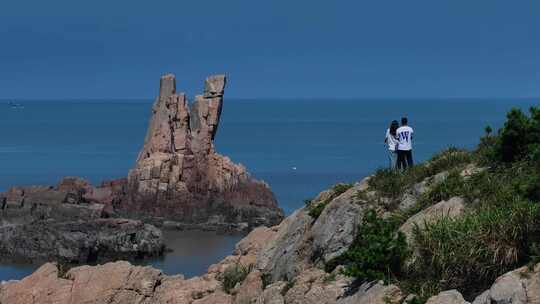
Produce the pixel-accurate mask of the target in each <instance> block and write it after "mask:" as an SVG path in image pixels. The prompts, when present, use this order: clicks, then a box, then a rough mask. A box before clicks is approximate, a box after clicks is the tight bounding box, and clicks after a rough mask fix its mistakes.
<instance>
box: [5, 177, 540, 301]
mask: <svg viewBox="0 0 540 304" xmlns="http://www.w3.org/2000/svg"><path fill="white" fill-rule="evenodd" d="M36 191H37V190H36ZM40 191H41V190H40ZM56 191H58V189H56ZM358 191H366V187H365V183H358V184H356V185H354V186H353V187H352V188H350V189H349V190H348V191H346V192H344V193H342V194H340V195H336V194H335V193H332V190H330V191H325V192H322V193H321V194H320V195H319V196H318V197H317V198H316V199H315V200H314V202H313V204H320V203H325V205H326V208H325V209H324V211H323V212H322V213H321V214H320V216H319V217H318V218H317V219H314V218H312V217H311V216H309V214H308V211H307V210H306V209H305V208H302V209H300V210H297V211H296V212H295V213H294V214H292V215H291V216H289V217H288V218H287V219H285V220H284V221H283V222H282V223H281V224H280V225H278V226H274V227H270V228H268V227H259V228H256V229H254V230H253V231H252V232H251V233H250V234H249V235H247V236H246V237H245V238H244V239H242V240H241V241H240V242H239V243H238V244H237V246H236V249H235V251H234V253H233V254H232V255H230V256H227V257H226V258H224V259H223V260H222V261H220V262H219V263H217V264H215V265H212V266H210V267H209V269H208V272H207V273H206V274H205V275H203V276H200V277H194V278H191V279H185V278H184V277H183V276H181V275H178V276H166V275H164V274H162V273H161V272H160V271H158V270H156V269H153V268H151V267H136V266H132V265H130V264H129V263H126V262H116V263H109V264H105V265H100V266H83V267H77V268H73V269H71V270H69V271H68V272H67V273H65V274H61V273H60V271H59V270H58V268H57V267H56V266H55V265H53V264H46V265H44V266H43V267H41V268H40V269H39V270H38V271H36V272H35V273H34V274H33V275H31V276H29V277H27V278H25V279H23V280H21V281H19V282H7V283H3V284H0V303H2V304H4V303H10V304H11V303H13V304H19V303H57V304H63V303H70V304H72V303H94V304H100V303H118V304H123V303H142V304H149V303H157V304H160V303H168V304H171V303H172V304H174V303H189V304H201V303H206V304H211V303H214V304H244V303H254V304H292V303H294V304H308V303H326V304H353V303H355V304H356V303H358V304H386V303H393V304H405V303H408V302H407V299H408V300H410V299H412V298H414V296H413V295H407V294H405V293H404V292H403V291H402V290H400V288H399V287H397V286H396V285H392V284H390V285H384V284H382V282H367V283H364V284H362V285H360V286H358V285H357V284H356V283H355V282H354V281H353V279H352V278H349V277H345V276H343V275H342V274H341V272H340V268H342V266H338V268H336V269H335V270H334V271H333V272H332V273H326V272H325V271H323V270H322V269H320V267H319V266H321V264H320V263H319V262H320V261H326V260H328V259H331V258H332V257H335V256H336V255H338V254H339V253H340V252H342V250H343V248H346V247H348V246H349V245H350V242H352V238H349V237H348V236H347V234H354V233H355V231H354V229H356V228H355V227H357V226H358V225H359V224H360V221H361V217H362V216H363V213H364V211H365V210H367V209H368V208H374V207H376V206H373V205H369V204H368V202H366V201H364V200H363V198H362V197H363V195H360V196H358V195H357V193H358ZM54 195H57V194H54ZM54 195H52V194H51V196H54ZM15 205H17V204H15ZM10 208H13V207H10ZM454 208H457V209H455V210H454ZM463 208H464V206H463V201H462V200H461V199H460V198H452V199H450V200H448V201H444V202H441V203H439V204H437V205H434V206H432V207H431V209H426V210H424V212H423V213H421V214H417V215H418V217H416V218H414V217H413V218H411V222H409V226H411V225H413V224H415V223H416V224H417V225H419V226H421V225H423V223H425V221H428V222H429V221H432V220H435V219H436V218H438V217H440V216H442V215H450V216H457V215H459V214H460V212H462V211H463ZM383 209H384V208H383ZM381 211H382V212H384V210H381ZM420 215H421V216H420ZM337 219H339V220H340V221H338V220H337ZM413 220H414V221H413ZM402 228H403V227H402ZM403 229H405V228H403ZM238 264H241V265H244V266H249V265H254V266H255V267H250V269H252V270H251V271H250V273H249V274H248V275H247V277H246V278H245V279H244V280H243V281H242V282H238V283H237V284H236V287H235V288H234V289H233V290H232V292H231V294H227V293H225V292H224V291H223V287H222V280H223V279H224V277H225V272H226V270H227V269H228V268H229V267H236V266H237V265H238ZM471 275H475V274H471ZM427 303H428V304H468V303H469V302H467V301H466V300H465V299H464V298H463V296H462V295H461V294H460V293H459V292H458V291H455V290H449V291H443V292H441V293H440V294H438V295H436V296H434V297H432V298H430V299H429V300H428V302H427ZM472 303H473V304H506V303H522V304H532V303H535V304H538V303H540V264H538V265H536V267H535V268H534V269H532V270H531V269H529V268H527V267H522V268H519V269H516V270H514V271H511V272H509V273H507V274H505V275H503V276H501V277H499V278H498V279H497V280H496V281H495V282H494V284H493V285H492V286H491V288H490V289H488V290H486V291H485V292H483V293H482V294H481V295H479V296H478V297H477V298H476V299H475V300H474V302H472Z"/></svg>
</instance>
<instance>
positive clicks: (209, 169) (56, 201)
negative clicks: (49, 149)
mask: <svg viewBox="0 0 540 304" xmlns="http://www.w3.org/2000/svg"><path fill="white" fill-rule="evenodd" d="M225 84H226V78H225V76H223V75H217V76H211V77H209V78H208V79H207V80H206V82H205V89H204V94H203V95H198V96H196V97H195V100H194V102H193V104H192V105H191V106H188V100H187V97H186V94H184V93H177V92H176V80H175V77H174V76H173V75H165V76H163V77H162V78H161V83H160V91H159V96H158V97H157V99H156V101H155V103H154V105H153V107H152V117H151V120H150V124H149V128H148V133H147V135H146V139H145V141H144V146H143V148H142V150H141V152H140V154H139V156H138V158H137V161H136V165H135V168H134V169H132V170H131V171H130V172H129V174H128V178H121V179H117V180H112V181H104V182H102V184H101V185H99V186H97V187H95V186H93V185H92V184H90V183H89V182H87V181H85V180H84V179H81V178H77V177H66V178H64V179H63V180H62V181H61V182H60V183H59V184H58V185H57V186H55V187H44V186H35V187H14V188H11V189H10V190H9V191H7V192H6V193H0V230H1V231H2V234H1V235H0V258H1V257H2V256H4V257H11V258H17V259H19V258H24V259H29V260H33V261H35V260H36V259H37V260H42V259H43V260H61V261H73V262H89V261H95V260H107V259H109V258H113V257H114V258H130V257H145V256H149V255H155V254H160V253H161V252H162V250H163V244H162V242H163V241H162V237H161V233H160V232H159V231H158V230H157V229H156V228H155V227H153V226H151V225H146V224H144V223H151V224H156V225H158V226H163V227H166V228H176V229H204V230H219V231H220V232H238V231H242V232H245V231H249V230H250V229H253V228H255V227H258V226H260V225H266V226H272V225H275V224H277V223H279V222H280V221H281V220H282V219H283V211H282V210H281V209H280V208H279V207H278V206H277V202H276V200H275V197H274V194H273V193H272V191H271V190H270V188H269V187H268V185H267V184H265V183H264V182H261V181H257V180H255V179H253V178H252V177H251V176H250V175H249V173H248V172H247V171H246V169H245V168H244V167H243V166H242V165H237V164H235V163H233V162H232V161H231V160H230V159H229V158H228V157H225V156H222V155H219V154H218V153H217V152H216V151H215V147H214V138H215V136H216V133H217V130H218V126H219V121H220V116H221V110H222V107H223V94H224V90H225ZM121 217H125V218H135V219H138V220H141V221H142V222H141V221H135V220H132V221H130V220H123V219H118V220H112V219H110V218H121ZM107 218H109V219H107ZM143 222H144V223H143Z"/></svg>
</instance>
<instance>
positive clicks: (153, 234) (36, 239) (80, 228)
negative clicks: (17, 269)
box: [0, 178, 164, 263]
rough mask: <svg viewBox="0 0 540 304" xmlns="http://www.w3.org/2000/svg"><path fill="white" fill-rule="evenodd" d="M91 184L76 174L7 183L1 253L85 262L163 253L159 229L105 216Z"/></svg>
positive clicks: (25, 258) (36, 259)
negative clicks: (50, 181) (33, 183)
mask: <svg viewBox="0 0 540 304" xmlns="http://www.w3.org/2000/svg"><path fill="white" fill-rule="evenodd" d="M81 189H87V192H84V191H82V190H81ZM95 190H96V189H95V188H93V187H92V186H91V185H90V184H89V183H87V182H86V181H84V180H82V179H77V178H66V179H64V180H63V181H62V182H60V184H59V185H58V186H57V187H19V188H12V189H10V190H9V191H8V192H7V193H5V194H4V195H2V196H3V197H4V199H3V201H4V202H3V204H2V208H1V210H0V259H1V260H14V261H29V262H33V263H35V262H39V261H48V260H55V261H61V262H66V263H88V262H96V261H107V260H115V259H130V260H131V259H135V258H144V257H150V256H159V255H161V254H162V253H163V250H164V244H163V236H162V234H161V231H160V230H159V229H157V228H156V227H154V226H152V225H148V224H144V223H143V222H141V221H138V220H129V219H121V218H108V215H109V214H108V213H107V210H106V205H105V204H100V203H96V202H95V201H99V200H98V199H95V197H94V196H95V195H96V194H97V193H99V192H98V191H95ZM100 198H102V197H100Z"/></svg>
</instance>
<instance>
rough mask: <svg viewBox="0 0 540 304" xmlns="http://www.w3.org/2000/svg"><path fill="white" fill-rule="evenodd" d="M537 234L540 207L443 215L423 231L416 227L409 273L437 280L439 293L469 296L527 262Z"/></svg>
mask: <svg viewBox="0 0 540 304" xmlns="http://www.w3.org/2000/svg"><path fill="white" fill-rule="evenodd" d="M539 233H540V205H537V204H532V203H530V202H527V201H513V202H507V204H506V205H505V206H491V205H489V204H485V205H483V206H481V207H480V208H477V209H476V211H471V212H469V213H466V214H465V215H463V216H462V217H459V218H455V219H451V218H449V217H443V218H442V219H440V220H439V221H437V222H435V223H427V224H426V226H425V228H424V229H423V230H419V229H418V227H417V228H416V229H415V230H414V237H415V241H416V246H417V248H418V250H419V252H420V258H418V259H416V263H415V265H414V267H413V269H414V271H415V272H417V273H416V276H417V277H423V278H425V279H424V280H429V281H431V282H439V283H438V284H439V289H440V290H446V289H458V290H460V291H461V292H462V293H464V294H466V295H471V294H474V293H475V292H478V291H481V290H483V289H485V288H487V287H488V286H489V285H491V284H492V283H493V281H494V280H495V278H497V277H498V276H499V275H501V274H503V273H505V272H507V271H509V270H511V269H513V268H515V267H517V266H519V265H521V264H522V263H523V262H525V261H527V260H528V258H529V256H528V254H529V248H530V247H531V245H532V243H533V242H534V241H535V240H534V238H535V236H538V235H539ZM471 274H474V276H471Z"/></svg>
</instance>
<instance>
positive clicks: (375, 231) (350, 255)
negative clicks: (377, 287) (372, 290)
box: [326, 210, 408, 281]
mask: <svg viewBox="0 0 540 304" xmlns="http://www.w3.org/2000/svg"><path fill="white" fill-rule="evenodd" d="M397 228H398V226H397V224H396V223H395V222H393V221H391V220H388V219H381V218H379V217H378V216H377V213H376V212H375V211H374V210H369V211H367V212H366V214H365V215H364V219H363V223H362V225H361V226H360V227H359V230H358V233H357V235H356V236H355V239H354V241H353V243H352V244H351V246H350V247H349V249H348V250H347V251H346V252H345V253H343V254H342V255H341V256H339V257H337V258H336V259H335V260H333V261H331V262H330V263H328V264H327V265H326V270H327V271H332V270H333V269H334V268H335V267H336V266H337V265H340V264H343V265H345V270H344V274H346V275H348V276H352V277H356V278H358V279H360V280H362V281H372V280H391V279H392V278H394V277H395V276H396V275H399V274H400V273H401V268H402V264H403V261H404V260H405V258H406V257H407V255H408V250H407V242H406V241H405V236H404V235H403V233H401V232H398V231H397Z"/></svg>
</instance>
